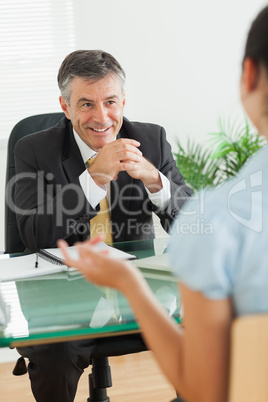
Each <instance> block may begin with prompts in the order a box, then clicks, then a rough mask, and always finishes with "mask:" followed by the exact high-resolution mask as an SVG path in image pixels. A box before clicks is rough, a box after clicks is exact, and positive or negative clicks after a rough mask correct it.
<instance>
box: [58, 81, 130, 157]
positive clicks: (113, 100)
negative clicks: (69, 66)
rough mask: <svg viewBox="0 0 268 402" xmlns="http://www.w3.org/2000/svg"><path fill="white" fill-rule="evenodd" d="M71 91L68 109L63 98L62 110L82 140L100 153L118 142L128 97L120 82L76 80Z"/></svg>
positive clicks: (61, 100)
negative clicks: (108, 145)
mask: <svg viewBox="0 0 268 402" xmlns="http://www.w3.org/2000/svg"><path fill="white" fill-rule="evenodd" d="M70 90H71V91H70V93H71V96H70V104H69V105H67V104H66V102H65V100H64V99H63V98H62V96H61V97H60V104H61V107H62V110H63V111H64V113H65V115H66V117H67V118H68V119H70V120H71V122H72V125H73V127H74V129H75V131H76V132H77V134H78V135H79V136H80V138H81V139H82V140H83V141H84V142H85V143H86V144H87V145H88V146H89V147H90V148H91V149H93V150H94V151H99V150H100V149H101V148H102V147H103V146H104V145H105V144H108V143H109V142H112V141H113V140H114V139H115V138H116V136H117V134H118V133H119V130H120V128H121V126H122V123H123V111H124V106H125V95H124V94H123V93H122V88H121V85H120V81H119V80H118V78H117V77H115V76H108V77H105V78H102V79H100V80H98V81H86V80H85V79H83V78H80V77H75V78H74V79H73V81H72V83H71V86H70Z"/></svg>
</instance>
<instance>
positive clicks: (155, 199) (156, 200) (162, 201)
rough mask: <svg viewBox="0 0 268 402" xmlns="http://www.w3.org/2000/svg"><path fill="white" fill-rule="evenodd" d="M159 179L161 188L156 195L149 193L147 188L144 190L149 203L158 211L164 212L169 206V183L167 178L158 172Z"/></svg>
mask: <svg viewBox="0 0 268 402" xmlns="http://www.w3.org/2000/svg"><path fill="white" fill-rule="evenodd" d="M159 174H160V179H161V181H162V186H163V188H162V189H161V190H160V191H157V192H156V193H151V192H150V191H149V190H148V188H146V187H145V190H146V192H147V194H148V197H149V199H150V201H152V203H153V204H154V205H155V206H156V207H157V208H159V209H161V210H165V209H166V208H167V206H168V204H169V201H170V198H171V193H170V182H169V180H168V178H167V177H166V176H165V175H163V173H161V172H159Z"/></svg>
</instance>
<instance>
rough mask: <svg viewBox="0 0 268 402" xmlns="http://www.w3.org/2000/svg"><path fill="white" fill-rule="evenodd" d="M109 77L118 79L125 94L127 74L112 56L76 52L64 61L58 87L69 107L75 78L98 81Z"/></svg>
mask: <svg viewBox="0 0 268 402" xmlns="http://www.w3.org/2000/svg"><path fill="white" fill-rule="evenodd" d="M108 76H115V77H117V78H118V80H119V81H120V83H121V88H122V92H124V85H125V79H126V75H125V72H124V70H123V69H122V67H121V66H120V64H119V63H118V61H117V60H116V59H115V58H114V57H113V56H112V55H111V54H109V53H106V52H104V51H103V50H76V51H75V52H72V53H70V54H69V55H68V56H66V57H65V59H64V60H63V62H62V64H61V66H60V69H59V73H58V85H59V88H60V91H61V95H62V97H63V98H64V100H65V102H66V103H67V104H68V105H69V103H70V96H71V91H70V84H71V83H72V80H73V79H74V78H75V77H81V78H84V79H85V80H88V81H98V80H100V79H102V78H105V77H108Z"/></svg>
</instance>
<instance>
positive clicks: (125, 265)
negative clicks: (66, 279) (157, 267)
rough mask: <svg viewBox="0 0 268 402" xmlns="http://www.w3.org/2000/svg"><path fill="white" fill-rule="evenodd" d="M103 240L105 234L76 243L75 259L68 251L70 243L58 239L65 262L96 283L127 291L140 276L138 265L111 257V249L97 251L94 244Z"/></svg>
mask: <svg viewBox="0 0 268 402" xmlns="http://www.w3.org/2000/svg"><path fill="white" fill-rule="evenodd" d="M101 241H103V236H97V237H95V238H93V239H90V240H87V241H85V242H83V243H76V244H75V247H76V249H77V251H78V256H79V257H78V258H76V259H74V258H72V257H71V256H70V254H69V253H68V244H67V243H66V242H65V241H64V240H59V241H58V247H59V248H60V249H61V251H62V253H63V257H64V262H65V264H66V265H68V266H70V267H74V268H77V269H78V270H79V271H80V272H81V273H82V274H83V275H84V276H85V277H86V279H87V280H89V281H91V282H93V283H95V284H96V285H101V286H108V287H112V288H115V289H118V290H119V291H121V292H123V293H125V290H126V289H127V288H128V286H130V282H132V281H133V280H135V277H138V276H140V273H139V271H138V269H136V267H135V266H134V265H133V264H131V263H130V262H127V261H121V260H116V259H113V258H110V257H109V251H107V250H105V251H96V250H94V245H96V244H98V243H99V242H101Z"/></svg>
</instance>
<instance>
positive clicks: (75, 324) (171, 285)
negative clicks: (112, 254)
mask: <svg viewBox="0 0 268 402" xmlns="http://www.w3.org/2000/svg"><path fill="white" fill-rule="evenodd" d="M167 242H168V239H167V238H165V239H155V240H145V241H133V242H125V243H116V244H114V247H116V248H118V249H121V250H123V251H126V252H128V253H131V254H133V255H135V256H137V257H138V258H145V257H149V256H153V255H160V254H162V253H163V252H164V251H165V248H166V245H167ZM13 257H14V258H16V257H15V256H12V258H13ZM0 263H1V259H0ZM141 271H142V272H143V274H144V277H145V278H146V280H147V282H148V284H149V286H150V288H151V289H152V291H153V292H154V294H155V295H156V297H157V298H158V300H159V301H160V303H161V304H162V305H163V306H164V307H165V308H166V310H167V312H168V314H169V315H170V316H173V317H174V319H175V320H177V321H178V322H179V309H180V301H179V294H178V288H177V283H176V280H175V278H174V277H173V276H172V274H170V273H166V272H161V271H155V270H148V269H147V270H142V269H141ZM0 295H1V305H0V313H1V314H0V347H4V346H11V347H17V346H22V345H26V344H32V345H33V344H38V343H48V342H57V341H62V340H73V339H82V338H89V337H94V338H96V337H104V336H111V335H121V334H122V335H123V334H127V333H134V332H139V326H138V324H137V322H136V320H135V317H134V315H133V312H132V310H131V308H130V306H129V304H128V302H127V300H126V299H125V298H124V297H123V295H122V294H121V293H119V292H117V291H116V290H113V289H108V288H104V287H98V286H95V285H93V284H92V283H89V282H87V281H86V280H85V279H84V278H83V277H82V276H81V275H80V274H79V273H78V272H75V273H74V272H72V273H70V272H61V273H57V274H52V275H44V276H39V277H36V278H31V279H27V280H26V279H24V280H17V281H7V282H2V283H0ZM3 313H4V314H3ZM1 316H2V320H1ZM3 316H5V318H6V320H3ZM1 321H2V323H1ZM3 321H6V322H3Z"/></svg>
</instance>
